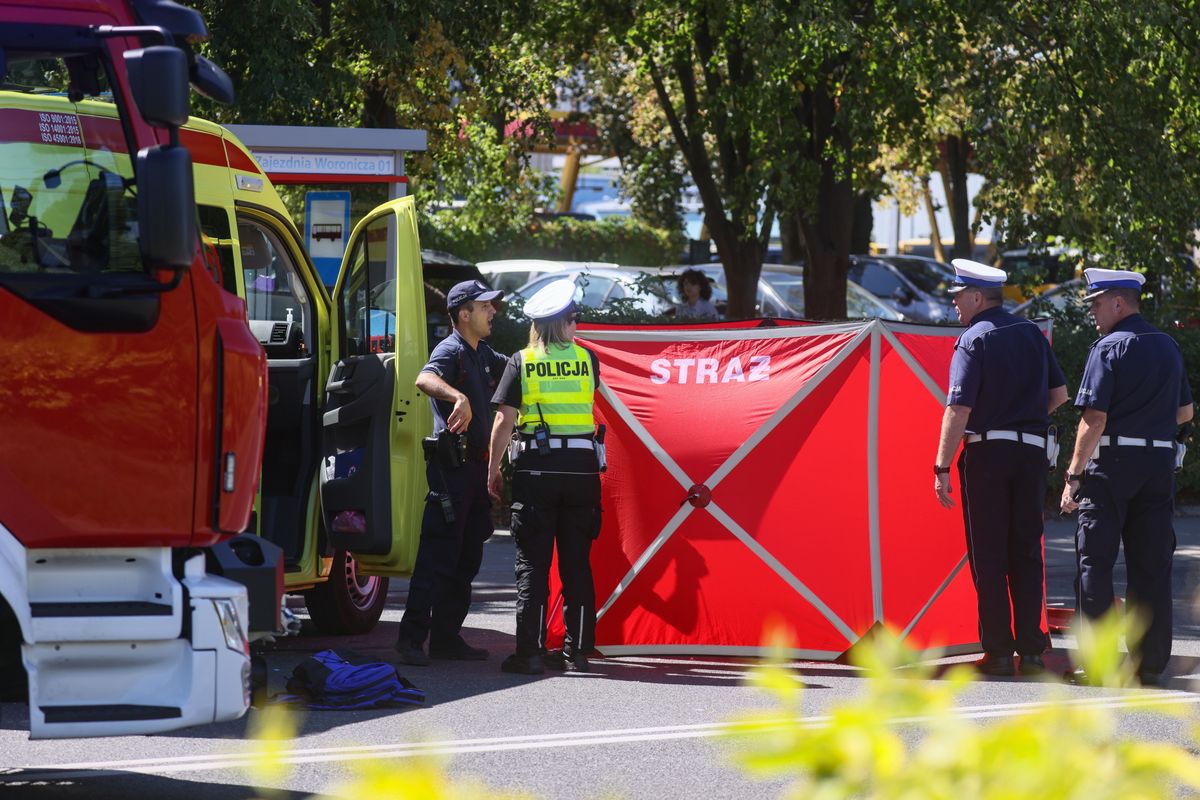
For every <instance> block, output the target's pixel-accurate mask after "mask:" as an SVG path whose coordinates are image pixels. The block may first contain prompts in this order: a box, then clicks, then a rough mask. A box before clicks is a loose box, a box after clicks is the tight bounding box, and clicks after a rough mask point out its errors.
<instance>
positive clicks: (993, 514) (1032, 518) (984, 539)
mask: <svg viewBox="0 0 1200 800" xmlns="http://www.w3.org/2000/svg"><path fill="white" fill-rule="evenodd" d="M958 475H959V481H960V483H959V485H960V486H961V487H962V507H963V521H964V523H965V526H966V533H967V558H968V560H969V562H970V565H971V577H972V578H973V579H974V581H975V592H976V594H977V595H978V598H979V641H980V643H981V644H982V645H983V650H984V652H986V653H989V654H991V655H995V656H1011V655H1012V654H1013V651H1014V650H1016V652H1018V653H1020V654H1021V655H1037V654H1040V653H1042V652H1043V651H1045V650H1046V648H1047V647H1049V645H1050V635H1049V633H1048V632H1047V631H1045V630H1044V629H1043V628H1042V609H1043V607H1044V605H1045V594H1046V586H1045V580H1046V573H1045V564H1044V559H1043V555H1042V507H1043V505H1044V503H1045V500H1046V452H1045V450H1044V449H1043V448H1040V447H1034V446H1033V445H1029V444H1025V443H1023V442H1010V441H1007V440H1003V439H1001V440H990V441H982V442H975V443H973V444H965V445H964V446H963V449H962V454H961V455H960V456H959V459H958Z"/></svg>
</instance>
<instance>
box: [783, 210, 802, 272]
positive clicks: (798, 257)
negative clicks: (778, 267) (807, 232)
mask: <svg viewBox="0 0 1200 800" xmlns="http://www.w3.org/2000/svg"><path fill="white" fill-rule="evenodd" d="M779 243H780V245H781V246H782V249H783V253H782V255H781V256H780V260H781V261H782V262H783V263H784V264H799V263H801V262H803V261H804V256H805V253H804V234H803V233H801V232H800V218H799V217H798V216H796V215H795V214H785V215H783V216H781V217H780V218H779Z"/></svg>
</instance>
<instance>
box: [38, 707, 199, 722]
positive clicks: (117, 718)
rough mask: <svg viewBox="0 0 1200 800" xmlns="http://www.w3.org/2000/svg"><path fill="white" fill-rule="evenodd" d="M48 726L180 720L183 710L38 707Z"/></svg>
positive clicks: (163, 708) (167, 708)
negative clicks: (74, 723)
mask: <svg viewBox="0 0 1200 800" xmlns="http://www.w3.org/2000/svg"><path fill="white" fill-rule="evenodd" d="M38 708H39V709H40V710H41V712H42V714H43V715H44V716H45V719H46V724H47V725H59V724H63V723H68V722H133V721H137V720H146V719H179V718H180V717H182V716H183V709H181V708H177V707H175V706H140V705H129V704H118V705H107V706H38Z"/></svg>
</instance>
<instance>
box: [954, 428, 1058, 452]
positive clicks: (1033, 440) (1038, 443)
mask: <svg viewBox="0 0 1200 800" xmlns="http://www.w3.org/2000/svg"><path fill="white" fill-rule="evenodd" d="M966 438H967V444H975V443H976V442H984V441H995V440H997V439H999V440H1002V441H1006V442H1021V443H1023V444H1031V445H1033V446H1034V447H1040V448H1042V449H1043V450H1044V449H1046V437H1045V436H1038V435H1037V434H1036V433H1025V432H1021V431H984V432H983V433H972V434H970V435H969V436H967V437H966Z"/></svg>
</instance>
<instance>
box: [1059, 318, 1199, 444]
mask: <svg viewBox="0 0 1200 800" xmlns="http://www.w3.org/2000/svg"><path fill="white" fill-rule="evenodd" d="M1191 402H1192V389H1191V387H1190V386H1189V385H1188V379H1187V373H1185V372H1184V370H1183V355H1182V354H1181V353H1180V352H1179V345H1177V344H1176V343H1175V340H1174V339H1172V338H1171V337H1170V336H1168V335H1167V334H1165V333H1163V332H1162V331H1160V330H1159V329H1158V328H1155V327H1154V326H1153V325H1151V324H1150V323H1149V322H1146V320H1145V318H1143V317H1142V315H1141V314H1131V315H1130V316H1128V317H1126V318H1125V319H1123V320H1121V321H1120V322H1118V323H1117V324H1116V325H1114V326H1113V329H1112V330H1111V331H1109V333H1108V335H1107V336H1102V337H1101V338H1099V339H1097V340H1096V341H1095V342H1093V343H1092V349H1091V350H1089V351H1088V359H1087V364H1085V365H1084V367H1083V379H1082V380H1080V382H1079V392H1078V393H1077V394H1076V395H1075V405H1077V406H1079V407H1080V408H1094V409H1096V410H1097V411H1103V412H1105V413H1106V414H1108V419H1107V421H1106V422H1105V425H1104V432H1105V433H1106V434H1108V435H1109V436H1133V437H1137V438H1139V439H1162V440H1168V439H1174V438H1175V428H1176V424H1175V414H1176V412H1177V411H1178V410H1179V407H1180V406H1186V405H1190V404H1191Z"/></svg>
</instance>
